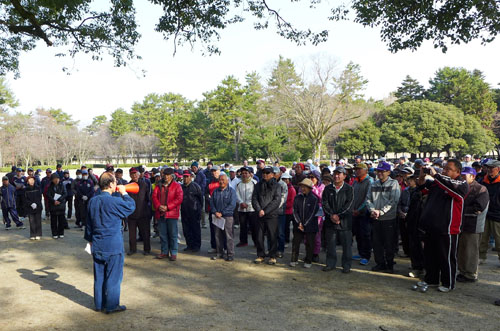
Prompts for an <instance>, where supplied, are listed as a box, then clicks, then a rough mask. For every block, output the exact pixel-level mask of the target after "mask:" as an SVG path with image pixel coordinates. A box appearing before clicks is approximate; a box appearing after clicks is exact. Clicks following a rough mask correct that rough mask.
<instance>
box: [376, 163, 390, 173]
mask: <svg viewBox="0 0 500 331" xmlns="http://www.w3.org/2000/svg"><path fill="white" fill-rule="evenodd" d="M376 170H377V171H391V165H390V164H389V163H387V162H385V161H382V162H379V163H378V166H377V169H376Z"/></svg>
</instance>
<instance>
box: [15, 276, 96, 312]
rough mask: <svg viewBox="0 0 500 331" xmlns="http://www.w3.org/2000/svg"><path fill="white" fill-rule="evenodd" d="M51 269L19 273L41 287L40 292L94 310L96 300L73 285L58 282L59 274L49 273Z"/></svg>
mask: <svg viewBox="0 0 500 331" xmlns="http://www.w3.org/2000/svg"><path fill="white" fill-rule="evenodd" d="M51 269H53V268H52V267H50V266H47V267H44V268H41V269H36V270H29V269H17V272H19V274H20V276H21V277H22V278H24V279H26V280H29V281H31V282H33V283H35V284H38V285H40V290H42V291H51V292H54V293H56V294H59V295H60V296H63V297H65V298H67V299H68V300H71V301H73V302H74V303H77V304H79V305H80V306H83V307H85V308H89V309H93V302H94V299H93V298H92V297H91V296H90V295H88V294H87V293H85V292H82V291H80V290H79V289H77V288H76V287H75V286H73V285H70V284H66V283H65V282H62V281H60V280H58V278H59V274H57V273H55V272H50V271H48V270H51Z"/></svg>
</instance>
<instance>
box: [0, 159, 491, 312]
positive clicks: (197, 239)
mask: <svg viewBox="0 0 500 331" xmlns="http://www.w3.org/2000/svg"><path fill="white" fill-rule="evenodd" d="M128 173H129V176H130V182H133V183H137V185H138V187H139V191H138V193H130V194H129V195H130V197H131V198H132V200H133V201H134V203H135V208H134V209H133V211H132V210H131V213H130V214H127V215H126V217H125V216H123V217H122V230H123V231H128V237H129V245H128V252H127V254H128V255H133V254H136V253H137V242H138V241H140V242H142V245H143V246H142V247H143V254H144V255H149V254H151V238H158V237H159V238H160V243H161V251H160V253H159V254H157V255H156V256H155V257H156V258H158V259H168V260H170V261H175V260H177V257H178V245H179V240H178V237H179V235H178V220H179V219H181V224H182V232H183V235H184V238H185V242H186V247H185V248H184V252H191V253H197V252H199V251H200V248H201V231H202V229H203V228H207V227H209V228H210V249H209V251H208V253H209V254H211V259H212V260H218V259H224V260H226V261H233V259H234V257H235V255H236V252H237V248H241V247H245V246H248V244H249V239H248V237H249V236H250V238H251V239H252V242H253V244H254V246H255V248H256V251H257V257H256V259H255V260H254V262H255V263H256V264H261V263H264V262H266V263H268V264H270V265H274V264H276V263H277V259H281V258H283V256H284V253H285V249H286V248H287V247H289V246H288V245H289V244H290V243H291V259H290V261H289V262H288V264H289V266H290V267H296V266H297V265H298V263H299V252H300V245H301V244H303V245H305V256H304V257H303V266H304V267H305V268H311V267H312V264H313V263H318V262H320V252H321V251H322V250H323V251H325V252H326V258H325V261H324V262H325V266H324V267H323V269H322V270H323V271H325V272H330V271H333V270H335V269H336V267H337V247H338V246H340V247H341V249H342V254H341V258H340V263H339V266H340V267H341V270H342V272H343V273H349V272H350V271H351V266H352V263H353V261H355V262H356V263H359V264H361V265H369V264H372V268H371V270H372V271H374V272H385V273H394V265H395V264H396V263H395V261H394V259H395V256H398V255H399V256H400V257H402V258H409V259H410V261H411V271H410V272H409V273H408V276H409V277H413V278H416V279H420V280H419V281H418V282H417V284H416V285H415V288H414V289H415V290H421V291H422V292H425V291H427V288H429V287H436V288H437V290H438V291H440V292H449V291H450V290H453V289H454V288H455V286H456V281H458V282H464V283H468V282H476V281H477V280H478V273H479V270H478V269H479V268H478V266H479V264H482V263H485V262H486V254H487V251H488V249H489V247H490V245H491V243H493V242H494V245H495V247H494V250H495V251H496V252H497V254H498V256H499V259H500V161H498V160H494V159H482V160H480V159H478V160H472V158H471V156H470V155H467V156H466V157H465V158H464V160H463V161H459V160H457V159H452V158H450V159H448V160H443V159H441V158H437V159H434V160H432V161H431V160H430V159H416V160H414V161H413V162H410V161H409V160H408V159H407V158H406V157H404V156H403V157H401V158H399V159H398V160H397V161H396V162H394V163H390V162H387V161H386V160H385V159H384V158H381V159H379V160H377V161H376V162H372V161H369V160H363V158H362V157H361V156H357V157H355V159H354V161H353V162H352V164H349V163H348V162H347V160H337V161H335V160H332V161H331V162H330V164H314V163H313V162H312V161H311V160H308V161H307V162H305V163H300V162H298V163H294V164H293V166H292V168H291V169H287V168H286V167H283V166H280V164H279V163H278V162H275V163H273V164H266V161H264V160H258V161H257V162H256V167H255V168H254V167H253V166H250V165H249V164H248V162H247V161H244V164H243V166H241V167H238V168H235V167H233V166H231V165H229V164H224V165H214V164H213V163H212V162H208V163H207V165H206V168H205V169H202V168H201V167H200V166H199V164H198V162H193V163H192V164H191V166H190V167H189V168H185V169H183V168H181V167H180V166H179V165H178V164H177V163H175V164H174V165H173V166H171V167H170V166H164V167H159V168H153V169H152V170H151V171H147V169H146V168H145V167H144V166H140V167H133V168H130V169H129V170H128ZM104 174H109V175H113V178H116V184H118V185H125V184H127V183H128V182H127V181H126V180H125V179H123V170H122V169H116V171H115V169H114V167H113V166H112V165H107V166H106V168H105V172H104ZM109 175H105V177H106V178H107V179H106V180H109ZM102 176H103V175H101V177H102ZM99 195H101V189H100V188H99V176H98V175H96V174H95V173H94V172H93V171H92V169H87V168H86V167H85V166H82V167H81V169H78V170H77V172H76V178H71V177H70V174H69V171H67V170H66V171H63V170H62V167H61V165H57V169H56V171H55V172H52V170H51V169H47V170H46V176H45V177H43V178H41V170H37V171H34V170H33V169H32V168H29V169H28V171H27V176H25V175H24V170H23V169H21V168H17V167H13V168H12V172H10V173H8V174H7V175H6V176H4V177H3V178H2V187H1V200H2V201H1V207H2V214H3V220H4V223H5V227H6V229H10V228H11V220H12V222H14V223H15V225H16V227H18V228H24V222H25V221H26V218H27V219H28V220H29V224H30V239H31V240H39V239H40V238H41V236H42V229H41V220H42V213H43V211H44V212H45V217H48V218H50V223H51V232H52V233H51V234H52V237H53V238H54V239H60V238H64V230H65V229H68V228H69V224H68V220H69V219H71V217H72V213H73V204H74V210H75V218H76V220H75V226H76V227H78V228H81V229H82V230H85V229H86V228H87V229H88V228H89V225H88V224H87V221H88V217H89V213H90V212H91V211H90V209H91V208H89V207H88V205H89V202H92V201H93V200H94V199H95V198H94V197H97V196H99ZM96 203H97V202H96ZM207 220H208V224H207V222H206V221H207ZM151 228H152V229H153V234H152V233H151ZM291 228H292V230H291ZM235 229H239V237H238V243H235V235H234V232H235V231H234V230H235ZM353 239H354V240H355V241H356V244H357V245H356V249H357V252H353ZM372 261H373V262H372ZM496 304H498V305H500V300H499V301H497V302H496Z"/></svg>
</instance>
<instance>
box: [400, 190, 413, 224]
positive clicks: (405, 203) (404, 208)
mask: <svg viewBox="0 0 500 331" xmlns="http://www.w3.org/2000/svg"><path fill="white" fill-rule="evenodd" d="M413 190H416V187H414V188H412V187H410V186H408V187H407V188H405V189H404V190H402V191H401V196H400V197H399V203H398V212H397V215H398V216H399V217H402V218H405V217H406V214H407V213H408V210H409V209H410V197H411V192H412V191H413Z"/></svg>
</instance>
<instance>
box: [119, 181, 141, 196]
mask: <svg viewBox="0 0 500 331" xmlns="http://www.w3.org/2000/svg"><path fill="white" fill-rule="evenodd" d="M116 191H118V186H117V187H116ZM125 191H127V193H133V194H137V193H139V184H137V183H134V182H132V183H130V184H127V185H125Z"/></svg>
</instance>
